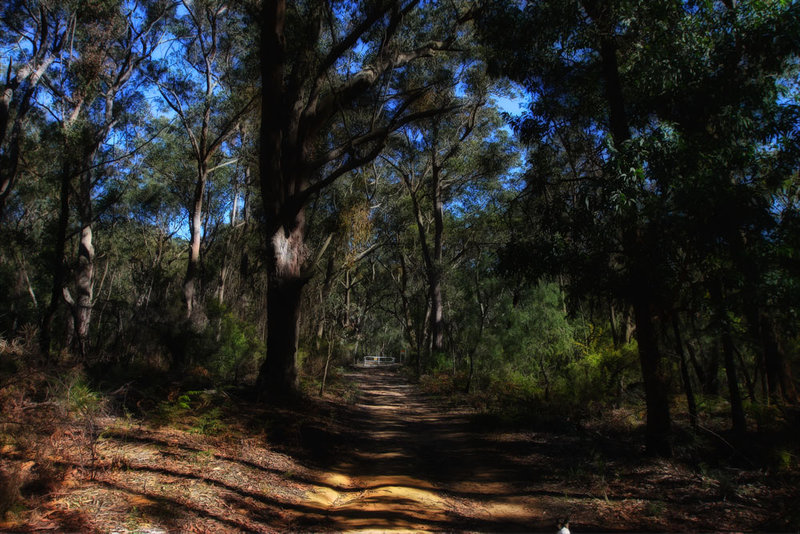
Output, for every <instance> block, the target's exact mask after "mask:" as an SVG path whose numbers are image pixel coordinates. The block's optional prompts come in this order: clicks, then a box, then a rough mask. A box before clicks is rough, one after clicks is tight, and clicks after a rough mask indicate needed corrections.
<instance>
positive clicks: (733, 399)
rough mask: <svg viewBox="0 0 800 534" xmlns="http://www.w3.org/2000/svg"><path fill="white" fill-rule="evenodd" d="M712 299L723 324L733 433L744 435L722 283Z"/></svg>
mask: <svg viewBox="0 0 800 534" xmlns="http://www.w3.org/2000/svg"><path fill="white" fill-rule="evenodd" d="M711 298H712V299H713V301H714V304H715V306H716V308H717V318H718V320H719V321H720V323H721V329H722V331H721V335H720V340H721V342H722V354H723V357H724V361H725V376H726V378H727V381H728V398H729V400H730V403H731V421H732V423H733V431H734V432H735V433H737V434H740V435H743V434H744V433H745V432H746V431H747V423H746V422H745V418H744V406H743V405H742V395H741V393H740V392H739V379H738V376H737V373H736V358H735V355H734V351H735V348H734V346H733V336H732V334H731V329H730V324H729V322H728V316H727V315H728V314H727V310H726V309H725V304H724V302H725V300H724V299H725V297H724V294H723V291H722V283H721V282H719V281H716V282H715V283H714V284H713V285H712V287H711Z"/></svg>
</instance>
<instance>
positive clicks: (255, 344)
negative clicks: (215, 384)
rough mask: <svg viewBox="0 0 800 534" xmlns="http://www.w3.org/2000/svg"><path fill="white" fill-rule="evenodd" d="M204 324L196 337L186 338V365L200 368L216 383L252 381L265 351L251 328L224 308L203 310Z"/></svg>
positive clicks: (211, 306) (216, 304)
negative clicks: (205, 320)
mask: <svg viewBox="0 0 800 534" xmlns="http://www.w3.org/2000/svg"><path fill="white" fill-rule="evenodd" d="M207 314H208V321H207V323H206V325H205V327H204V328H203V329H202V330H201V332H199V333H198V334H195V335H191V336H187V337H188V339H187V338H184V339H185V342H186V344H187V348H186V351H187V354H188V355H189V356H190V358H189V361H188V362H187V363H189V364H194V365H198V366H201V367H203V368H204V369H205V370H206V371H208V373H209V374H210V376H211V377H212V378H214V379H216V380H222V381H229V382H231V381H232V382H240V381H242V380H254V379H255V374H256V373H257V370H258V364H259V363H260V361H261V359H262V358H263V356H264V352H265V350H266V349H265V347H264V344H263V342H262V341H261V339H260V337H259V334H258V331H257V329H256V328H255V326H253V325H251V324H249V323H248V322H247V321H244V320H242V319H240V318H239V317H237V315H236V314H235V313H234V312H233V311H230V310H228V309H227V308H226V307H225V305H224V304H221V303H219V302H216V301H212V302H211V303H209V304H208V306H207Z"/></svg>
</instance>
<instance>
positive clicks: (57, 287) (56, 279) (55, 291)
mask: <svg viewBox="0 0 800 534" xmlns="http://www.w3.org/2000/svg"><path fill="white" fill-rule="evenodd" d="M71 182H72V167H71V165H70V164H69V163H68V162H65V163H64V164H63V166H62V169H61V192H60V198H59V201H60V210H59V215H58V226H57V229H56V238H55V247H54V250H53V257H52V263H51V266H52V270H53V285H52V288H51V291H50V303H49V304H48V306H47V309H46V310H45V312H44V315H43V316H42V324H41V331H40V333H39V346H40V348H41V351H42V353H43V354H45V355H48V354H49V353H50V344H51V341H52V329H53V319H54V318H55V315H56V313H57V312H58V307H59V304H60V303H61V299H62V298H63V290H64V283H65V282H66V279H67V265H66V263H65V259H64V254H65V252H66V247H67V227H68V226H69V204H70V191H71V189H72V187H71V186H72V184H71Z"/></svg>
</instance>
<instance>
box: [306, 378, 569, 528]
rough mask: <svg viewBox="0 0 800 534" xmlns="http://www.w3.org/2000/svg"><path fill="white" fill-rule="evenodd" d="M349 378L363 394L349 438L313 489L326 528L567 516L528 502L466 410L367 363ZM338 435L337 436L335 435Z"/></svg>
mask: <svg viewBox="0 0 800 534" xmlns="http://www.w3.org/2000/svg"><path fill="white" fill-rule="evenodd" d="M351 378H354V379H355V380H356V381H357V382H358V383H359V384H360V388H361V391H362V393H361V395H360V398H359V400H358V402H357V404H356V405H355V407H354V409H353V410H352V411H351V412H350V413H349V414H348V416H347V419H346V424H347V427H348V428H349V433H348V435H347V438H348V439H347V440H346V441H345V445H344V446H342V445H341V443H340V444H338V446H337V447H336V448H337V450H338V454H337V455H338V456H339V457H340V458H341V459H340V461H338V462H336V463H335V464H334V465H332V466H331V467H330V475H329V477H330V478H329V480H328V482H329V484H328V485H326V486H323V487H321V488H320V489H318V490H316V491H318V493H317V494H316V495H317V496H318V497H319V500H320V501H321V503H323V504H325V505H326V506H327V507H328V510H327V514H326V515H327V521H326V523H327V524H326V526H327V527H330V528H333V529H335V530H342V531H357V530H377V531H383V530H397V529H401V530H414V531H418V530H480V531H508V530H512V531H530V530H540V529H542V528H543V527H547V526H550V527H555V524H556V517H555V515H558V514H562V513H564V512H565V510H564V507H563V505H562V504H557V505H554V506H553V507H552V508H551V510H550V511H549V512H548V511H545V510H541V509H538V508H537V507H536V506H533V503H532V502H526V499H525V497H524V496H523V495H522V494H521V492H519V491H516V489H515V488H517V487H518V486H519V485H520V484H522V485H524V480H522V478H524V473H523V472H521V471H518V470H515V469H513V468H512V466H503V462H502V458H501V457H500V456H498V452H497V451H496V450H492V449H494V447H490V446H489V445H490V444H489V443H487V442H481V441H480V440H479V439H478V436H476V435H475V434H474V433H473V432H471V430H470V425H469V421H468V419H467V417H466V416H465V415H464V414H447V413H443V412H442V411H440V410H437V409H436V407H435V405H434V404H433V403H432V402H431V399H429V398H426V397H425V396H423V395H422V394H421V393H420V392H419V391H418V390H417V389H416V388H415V387H414V386H412V385H410V384H408V383H406V382H405V381H404V380H403V379H402V378H401V377H399V376H398V375H397V374H395V373H394V372H392V371H391V370H384V369H380V368H371V369H365V370H361V371H357V372H355V373H354V374H353V375H352V376H351ZM337 437H338V438H339V439H341V438H342V435H341V433H340V434H339V435H338V436H337ZM347 444H350V445H349V446H348V445H347ZM329 445H333V444H329ZM515 471H516V472H515ZM312 495H315V494H314V493H313V492H312ZM558 498H559V499H561V498H562V496H561V495H559V496H558ZM528 500H529V499H528ZM328 522H329V523H328ZM545 529H546V528H545Z"/></svg>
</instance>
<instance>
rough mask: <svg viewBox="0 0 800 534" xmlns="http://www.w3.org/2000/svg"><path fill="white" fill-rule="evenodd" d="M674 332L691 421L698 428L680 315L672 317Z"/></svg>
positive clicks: (695, 403)
mask: <svg viewBox="0 0 800 534" xmlns="http://www.w3.org/2000/svg"><path fill="white" fill-rule="evenodd" d="M672 332H673V334H674V335H675V348H676V350H677V352H678V357H679V358H680V366H681V379H682V381H683V390H684V391H685V392H686V404H687V405H688V408H689V421H691V424H692V427H693V428H697V402H696V401H695V398H694V390H693V389H692V381H691V379H690V377H689V366H688V365H687V363H686V353H685V352H684V350H683V340H682V339H681V329H680V326H679V325H678V316H677V315H674V316H673V317H672Z"/></svg>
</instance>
